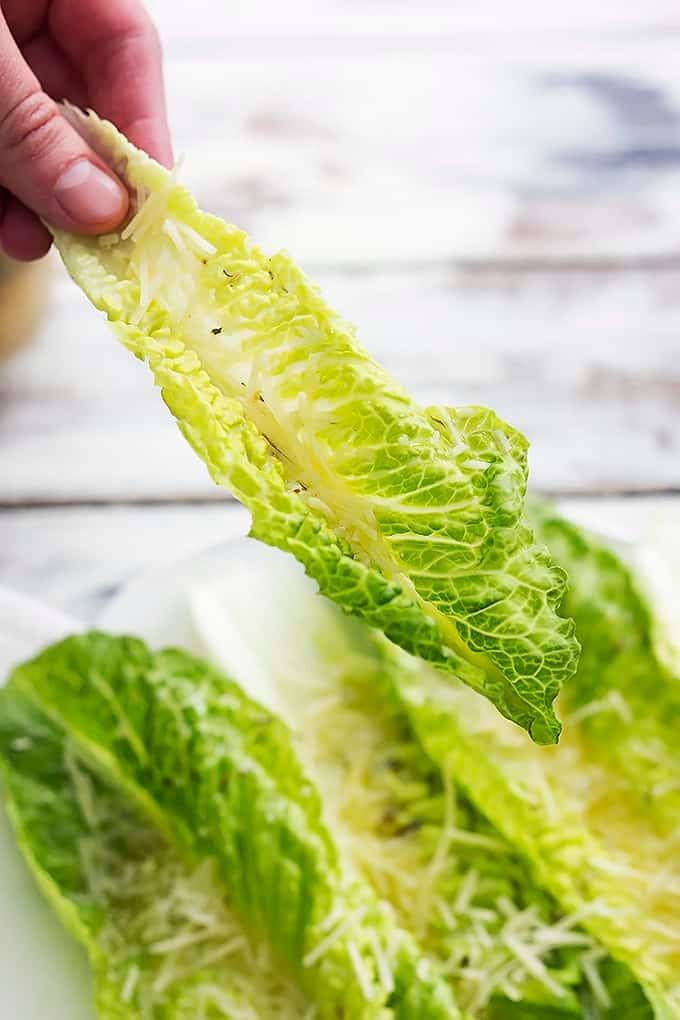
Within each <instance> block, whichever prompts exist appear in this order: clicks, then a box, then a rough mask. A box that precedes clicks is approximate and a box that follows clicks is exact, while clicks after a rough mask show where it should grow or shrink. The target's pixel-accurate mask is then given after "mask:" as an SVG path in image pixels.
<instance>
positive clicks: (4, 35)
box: [0, 0, 172, 259]
mask: <svg viewBox="0 0 680 1020" xmlns="http://www.w3.org/2000/svg"><path fill="white" fill-rule="evenodd" d="M59 99H70V100H71V102H73V103H76V104H77V105H78V106H83V107H88V106H90V107H92V108H93V109H94V110H96V111H97V113H98V114H100V115H101V116H102V117H106V118H107V119H108V120H111V121H113V123H114V124H116V125H117V127H118V128H120V130H121V131H122V132H123V133H124V134H126V135H127V136H128V137H129V138H130V140H131V141H132V142H134V143H135V145H138V146H139V147H140V148H142V149H145V150H146V151H147V152H148V153H149V154H150V155H151V156H153V157H154V158H155V159H157V160H158V161H159V162H161V163H164V164H165V165H166V166H169V165H171V163H172V149H171V146H170V138H169V134H168V126H167V120H166V114H165V99H164V95H163V79H162V71H161V51H160V44H159V41H158V36H157V34H156V30H155V29H154V27H153V25H152V23H151V21H150V20H149V17H148V15H147V14H146V12H145V11H144V9H143V7H142V5H141V3H140V2H138V0H3V2H2V11H1V12H0V186H1V189H2V190H0V244H1V245H2V247H3V248H4V249H5V251H6V252H7V254H8V255H10V256H12V257H13V258H18V259H34V258H39V257H40V256H41V255H44V254H45V252H46V251H47V249H48V248H49V246H50V235H49V232H48V231H47V230H46V228H45V227H44V226H43V224H42V223H41V222H40V217H42V218H43V219H45V220H46V221H47V222H48V223H51V224H53V225H54V226H56V227H60V228H62V229H66V230H72V231H75V232H76V233H81V234H100V233H107V232H108V231H111V230H114V229H115V228H116V227H117V226H118V225H119V224H120V223H121V221H122V220H123V219H124V217H125V214H126V212H127V208H128V195H127V192H126V190H125V188H124V187H123V185H122V184H121V183H120V181H119V180H118V179H117V178H116V177H115V176H114V174H113V173H112V172H111V171H110V170H109V169H108V167H106V165H105V164H104V163H103V162H102V160H101V159H99V157H98V156H96V155H95V153H93V152H92V150H91V149H90V148H89V147H88V146H87V145H86V144H85V142H84V141H83V140H82V138H81V137H80V136H79V135H78V133H77V132H76V131H75V130H74V129H73V128H72V127H71V126H70V125H69V124H68V123H67V122H66V120H65V119H64V118H63V117H62V116H61V115H60V113H59V109H58V107H57V104H56V102H55V100H59Z"/></svg>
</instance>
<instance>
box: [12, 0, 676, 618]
mask: <svg viewBox="0 0 680 1020" xmlns="http://www.w3.org/2000/svg"><path fill="white" fill-rule="evenodd" d="M148 6H149V7H150V9H151V10H152V13H153V14H154V16H155V18H156V20H157V23H158V25H159V28H160V31H161V35H162V38H163V41H164V45H165V51H166V72H167V81H168V96H169V107H170V114H171V120H172V124H173V129H174V137H175V144H176V149H177V152H178V153H184V155H185V163H184V168H183V171H182V172H183V176H184V179H185V180H186V181H187V182H188V183H189V184H190V185H191V186H192V187H193V188H195V190H196V192H197V194H198V196H199V198H200V201H201V202H202V204H203V205H204V206H205V207H206V208H209V209H211V210H213V211H215V212H218V213H220V214H221V215H224V216H226V217H227V218H229V219H231V220H233V221H235V222H238V223H239V224H240V225H242V226H244V227H246V228H247V229H248V230H249V231H250V232H251V233H252V235H253V237H254V238H255V239H256V240H257V241H258V242H259V243H260V244H261V245H262V246H263V247H265V248H267V249H272V250H273V249H275V248H277V247H279V246H286V247H288V248H289V249H290V250H291V251H292V253H293V254H294V255H295V256H296V258H297V259H298V260H299V261H300V262H302V264H303V265H304V266H305V267H306V268H307V269H308V271H309V272H310V273H311V274H312V275H313V276H314V277H316V278H317V279H318V280H319V282H320V283H321V284H322V286H323V288H324V291H325V292H326V294H327V296H328V297H329V299H330V300H331V301H332V303H333V304H335V305H336V306H337V307H338V308H339V309H340V310H341V311H342V312H343V313H344V314H345V315H346V317H348V318H349V319H351V320H352V321H354V322H355V323H356V324H357V326H358V328H359V335H360V337H361V339H362V341H363V342H364V343H365V344H366V345H367V346H368V347H370V348H371V349H372V350H373V351H374V352H375V354H376V355H377V356H378V357H379V358H380V359H381V360H383V361H384V362H385V363H386V364H387V365H388V366H389V367H390V369H392V370H393V371H394V373H395V374H396V375H397V376H399V377H400V378H401V379H402V380H403V381H404V382H406V383H407V385H409V386H410V387H411V388H412V389H413V392H414V393H415V395H416V396H417V397H418V399H420V400H422V401H423V402H447V403H457V402H460V403H470V402H478V403H486V404H490V405H491V406H493V407H495V408H496V409H497V410H498V411H499V412H500V413H501V414H503V415H504V416H505V417H507V418H508V419H509V420H510V421H512V422H513V424H515V425H517V426H518V427H520V428H522V429H523V430H524V431H525V432H526V433H527V434H528V436H529V437H530V439H531V441H532V477H533V482H534V485H535V486H536V487H539V488H542V489H544V490H548V491H552V492H556V493H570V494H572V495H584V494H585V495H589V496H592V495H593V494H597V493H600V494H601V493H622V492H629V491H633V492H649V491H656V492H672V491H678V490H680V456H679V454H680V399H679V398H680V11H679V9H678V6H677V4H676V3H671V2H670V0H618V2H614V0H611V2H603V3H599V4H593V3H592V0H588V2H586V0H572V2H571V3H570V4H569V5H566V6H565V5H555V4H545V3H541V2H539V0H518V2H517V3H514V4H512V5H509V4H507V3H504V2H501V0H475V2H472V0H457V2H456V3H448V2H444V0H427V2H426V3H424V4H422V5H421V4H413V3H408V2H406V0H336V2H332V0H294V2H292V3H288V4H286V5H285V6H282V5H280V4H276V3H274V0H262V2H261V3H259V4H257V5H253V4H251V3H247V2H246V0H234V2H231V3H229V4H228V5H227V4H224V3H222V2H218V0H194V2H192V3H191V4H186V3H184V2H182V0H151V2H149V4H148ZM52 268H53V274H52V275H53V286H52V293H51V304H50V309H49V313H48V314H47V316H46V317H45V319H44V320H43V324H42V326H41V328H40V330H39V333H38V335H37V336H36V339H35V341H34V342H33V344H32V345H31V346H29V347H27V348H26V349H25V350H24V351H23V352H21V353H20V354H18V355H17V356H15V357H14V358H13V359H11V360H10V361H8V362H7V363H3V364H0V507H5V510H4V512H2V513H0V578H2V580H4V581H7V582H9V583H12V582H13V583H15V584H16V585H17V586H18V587H23V588H25V589H26V590H29V591H33V592H35V593H38V594H40V593H41V590H40V589H41V588H42V589H43V591H42V593H43V594H45V596H46V597H48V596H49V597H51V598H52V600H53V601H55V602H57V603H59V604H61V605H65V606H66V607H67V608H70V609H74V610H78V609H79V607H80V606H81V605H86V604H89V605H90V606H92V605H94V604H95V603H96V601H97V599H101V598H103V597H104V596H103V595H102V592H104V591H105V590H106V588H107V586H108V587H109V588H110V587H111V586H114V585H116V584H118V583H120V581H121V579H122V578H123V577H124V576H125V575H126V573H127V572H129V571H131V570H134V569H135V568H136V566H137V565H139V564H142V563H144V562H148V560H149V556H153V555H155V554H156V553H157V554H158V555H159V556H166V555H167V554H168V552H169V551H170V550H175V549H182V548H184V547H185V545H186V542H187V541H188V539H189V536H191V537H192V538H193V536H196V537H199V536H200V538H201V539H204V541H201V542H199V543H198V544H206V542H211V541H215V540H218V538H219V537H220V536H222V535H228V534H232V533H233V530H234V529H237V530H238V529H242V528H243V527H244V526H245V524H244V521H245V518H244V517H243V515H242V514H241V513H240V511H239V510H238V509H237V508H236V507H234V506H233V505H232V506H230V505H228V504H227V503H225V502H224V495H223V494H222V493H220V492H217V491H216V490H215V489H214V488H213V486H212V485H211V483H210V482H209V480H208V479H207V477H206V476H205V473H204V470H203V468H202V466H201V465H200V463H198V462H197V461H196V459H195V458H194V456H193V455H192V454H191V452H190V451H189V450H188V448H186V447H185V446H184V444H183V442H182V441H181V440H180V439H179V437H178V435H177V433H176V430H175V427H174V425H173V422H172V421H171V419H170V417H169V415H168V414H167V411H166V410H165V408H164V407H163V405H162V404H161V402H160V400H159V397H158V394H157V393H156V392H155V391H154V390H153V388H152V387H151V385H150V381H149V378H148V376H147V371H146V369H145V368H144V366H143V365H140V364H139V363H138V362H136V361H135V360H134V359H133V358H131V357H130V355H129V354H128V353H127V352H125V351H124V350H122V349H121V348H119V347H118V346H117V344H116V342H115V341H114V340H113V338H112V336H111V335H110V334H109V332H108V329H107V327H106V326H105V324H104V323H103V322H102V321H101V319H100V318H99V316H98V315H97V313H95V312H94V311H93V310H92V309H91V308H89V306H88V305H87V302H86V301H85V299H84V298H83V296H82V295H81V294H80V293H79V292H78V291H77V290H76V288H75V287H74V286H73V285H72V284H71V283H70V281H69V280H68V279H67V278H66V276H65V274H64V272H63V270H62V269H61V267H60V266H59V265H58V264H57V262H56V260H54V264H53V267H52ZM197 500H198V501H203V500H210V501H215V503H214V505H211V506H208V507H203V506H201V507H200V508H199V507H191V506H171V505H168V506H160V507H156V506H154V507H143V506H140V507H138V508H136V509H133V508H127V509H125V508H124V507H123V508H121V507H112V506H109V504H111V503H115V504H118V503H123V504H125V503H130V502H139V503H148V502H152V503H168V504H173V503H177V502H178V501H185V502H186V501H189V502H191V501H197ZM93 503H94V504H101V508H98V509H87V508H86V507H84V506H80V504H88V505H89V504H93ZM41 505H42V506H44V507H46V508H47V507H52V506H54V505H64V506H65V509H54V510H50V509H38V507H40V506H41ZM607 506H608V507H609V508H612V507H618V506H619V504H618V503H612V502H609V503H607ZM649 506H650V504H649V503H648V501H646V500H645V501H641V502H639V503H636V504H635V507H636V509H635V511H634V512H635V513H640V512H642V513H644V512H645V509H644V508H645V507H647V508H648V507H649ZM20 508H28V509H20ZM31 508H33V509H31ZM608 512H609V511H608ZM621 512H622V513H624V514H625V513H628V512H629V510H628V509H627V507H625V506H624V507H622V508H621ZM612 513H614V511H613V510H612ZM80 543H82V544H80ZM22 564H23V565H22ZM97 593H99V594H97Z"/></svg>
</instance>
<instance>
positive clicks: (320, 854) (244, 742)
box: [0, 633, 459, 1020]
mask: <svg viewBox="0 0 680 1020" xmlns="http://www.w3.org/2000/svg"><path fill="white" fill-rule="evenodd" d="M0 699H1V702H2V711H0V740H1V741H2V744H1V748H0V750H1V757H2V760H3V764H4V770H5V772H6V773H7V777H8V781H9V793H10V803H11V806H12V814H13V817H14V820H15V824H16V825H17V828H18V832H19V836H20V841H21V843H22V846H23V849H24V851H25V852H26V853H27V856H28V857H29V860H30V861H31V863H32V865H33V868H34V870H35V871H36V873H37V874H38V877H39V880H40V882H41V885H42V886H43V888H45V887H46V888H47V889H48V891H49V892H50V893H51V895H52V898H53V899H54V900H56V901H57V902H58V905H59V908H60V912H61V913H62V916H64V917H65V918H66V919H67V920H70V922H71V924H70V927H71V928H72V930H74V931H75V933H76V934H77V935H78V936H79V937H80V938H81V940H83V941H84V942H85V943H86V944H87V946H88V948H89V949H90V952H91V955H92V957H93V961H94V964H95V971H96V972H97V973H99V971H100V970H101V971H102V973H103V977H102V979H101V982H100V984H101V988H100V1009H101V1013H102V1016H104V1017H107V1018H108V1017H110V1016H111V1017H114V1016H117V1015H119V1014H118V1013H116V1011H115V1010H116V1009H120V1010H122V1012H121V1015H126V1014H125V1012H124V1009H123V1006H125V994H124V993H125V989H128V990H129V988H130V984H131V983H134V982H136V981H137V980H138V978H139V979H140V984H139V994H140V995H142V996H143V995H147V996H148V995H152V993H153V994H155V993H156V992H158V988H159V982H160V986H161V992H162V991H163V988H164V987H165V986H164V985H163V982H162V979H159V978H158V974H157V973H156V972H155V970H154V968H153V961H151V971H150V975H149V979H150V980H149V981H147V980H143V981H142V980H141V978H142V977H143V975H142V974H141V971H140V973H139V974H138V977H137V978H133V977H130V971H129V964H130V960H132V962H133V963H135V964H137V965H138V966H139V965H140V961H138V960H137V956H140V954H141V963H143V964H144V965H146V964H147V963H148V962H149V961H148V960H147V956H148V954H152V955H153V952H154V951H153V947H150V946H148V945H145V944H142V945H141V946H140V945H137V943H134V942H133V941H131V940H132V937H133V935H134V933H135V932H136V930H137V927H138V925H137V919H136V912H137V913H138V912H139V911H140V910H146V909H147V907H148V906H149V904H148V903H147V902H146V901H145V902H144V903H141V904H138V905H135V904H130V905H128V906H127V909H126V912H125V918H126V923H128V922H129V926H131V927H128V929H126V930H125V931H123V933H122V936H121V938H122V940H123V943H125V940H126V938H128V935H126V932H128V933H129V932H132V934H130V935H129V939H128V941H130V944H127V945H125V944H124V945H123V947H122V948H123V949H124V950H125V952H124V954H123V955H124V959H125V961H126V962H127V964H128V969H127V971H126V973H125V975H124V976H122V977H121V975H120V974H118V972H117V971H115V963H116V959H117V957H116V956H115V953H112V949H111V943H110V940H107V938H106V931H107V930H108V929H107V928H106V927H105V926H106V924H107V920H108V914H109V913H110V912H113V913H114V914H115V911H116V909H118V908H117V907H116V905H115V904H112V903H110V902H109V901H108V900H106V898H105V897H104V899H102V897H101V896H100V897H99V898H97V896H96V895H94V896H93V889H92V888H91V887H89V886H88V887H85V888H84V886H83V883H84V878H83V874H82V869H83V863H82V862H83V848H84V847H86V845H87V844H86V842H84V836H87V835H88V833H83V829H84V827H85V824H86V823H87V822H88V818H87V812H88V805H89V808H90V810H91V811H92V812H93V813H98V812H101V811H103V812H104V815H105V829H106V830H107V838H108V839H109V843H107V844H106V845H105V846H104V847H102V846H101V841H100V845H99V846H98V848H97V849H98V851H99V852H104V853H105V854H110V852H111V850H112V846H113V848H114V849H116V852H117V853H118V857H119V860H122V861H123V862H125V861H126V860H127V862H128V863H129V864H130V865H133V864H134V863H135V854H137V855H138V856H140V857H141V863H142V864H143V862H144V860H146V859H149V860H150V859H152V858H153V857H154V855H156V858H157V860H158V867H157V873H156V872H154V876H153V877H155V879H156V882H157V885H158V888H159V889H160V888H161V883H162V881H165V886H166V888H167V885H168V880H167V878H166V879H165V880H164V879H163V877H162V876H163V874H165V875H167V873H168V871H169V872H170V875H171V876H172V875H174V874H176V873H178V874H181V876H182V878H183V879H185V880H186V881H190V880H191V879H192V876H194V878H193V880H195V881H198V882H199V883H200V882H212V883H213V885H214V887H215V888H217V889H220V888H221V889H222V890H223V891H226V898H227V900H228V909H229V911H231V912H232V913H233V916H234V917H235V918H236V919H238V921H239V923H240V925H241V926H242V929H243V931H244V933H245V936H247V937H248V938H250V939H251V940H252V939H253V938H254V939H257V938H259V939H260V940H264V944H265V956H264V959H265V962H267V961H268V960H270V959H271V961H272V965H271V968H270V971H269V972H267V975H268V977H271V975H272V974H273V973H274V970H275V966H274V962H278V965H279V968H282V969H283V973H284V974H286V973H287V974H289V975H290V980H292V981H293V982H294V984H295V985H296V986H297V988H298V989H299V991H298V993H297V1001H298V1002H300V1001H303V1000H304V997H306V998H307V1001H308V1002H309V1003H310V1004H313V1005H314V1006H315V1008H316V1011H315V1013H314V1016H316V1017H319V1018H322V1020H323V1018H328V1020H337V1018H339V1017H347V1018H348V1020H349V1018H350V1017H351V1018H352V1020H354V1018H356V1020H390V1018H394V1020H411V1018H415V1017H423V1018H428V1020H447V1018H448V1020H457V1018H458V1016H459V1014H458V1010H457V1009H456V1006H455V1004H454V1002H453V999H452V997H451V994H450V991H449V990H448V989H447V987H446V985H445V984H444V983H443V981H441V980H440V979H439V978H438V976H437V974H436V972H435V970H434V969H433V968H432V967H431V966H430V965H429V963H428V961H427V960H426V959H424V958H423V957H422V955H421V954H420V952H419V950H418V948H417V946H416V945H415V943H414V941H413V939H412V937H411V936H410V935H409V934H408V933H406V932H405V931H403V930H402V929H400V928H399V927H398V926H397V924H396V923H395V920H394V917H393V914H392V911H391V910H390V908H389V907H388V906H387V905H386V904H385V903H382V902H381V901H379V900H378V898H377V897H376V896H375V895H374V894H373V893H372V892H371V890H370V888H369V887H368V886H367V885H366V884H365V883H362V882H361V881H358V880H356V879H355V878H353V877H352V876H351V875H350V876H348V875H347V874H346V873H345V872H344V871H343V868H342V867H341V864H340V862H339V860H338V857H337V852H336V849H335V847H334V845H333V843H332V841H331V838H330V837H329V835H328V833H327V831H326V829H325V827H324V825H323V823H322V821H321V817H320V804H319V800H318V795H317V793H316V791H315V789H314V787H312V786H311V785H310V783H309V782H308V780H307V779H306V778H305V776H304V774H303V773H302V771H301V769H300V766H299V765H298V763H297V760H296V758H295V755H294V753H293V751H292V749H291V746H290V742H289V739H288V734H287V731H286V729H285V727H284V726H282V725H281V724H280V723H279V722H278V721H277V720H276V719H274V718H273V717H272V716H271V715H270V714H269V713H268V712H266V711H265V710H264V709H263V708H262V707H261V706H259V705H257V704H256V703H254V702H252V701H250V700H249V699H247V698H246V697H245V696H244V695H243V693H242V692H241V691H240V690H239V688H238V687H236V686H235V685H234V684H232V683H230V682H229V681H228V680H226V679H225V678H224V677H223V676H222V675H221V674H219V673H217V672H216V671H214V670H211V669H210V668H209V667H207V666H206V665H205V664H204V663H202V662H200V661H199V660H196V659H195V658H193V657H191V656H189V655H187V654H185V653H183V652H179V651H175V650H167V651H164V652H159V653H156V654H151V653H150V652H149V651H148V649H147V648H146V647H145V646H144V645H143V644H142V642H139V641H136V640H134V639H126V638H112V637H109V636H106V635H104V634H100V633H91V634H89V635H85V636H82V637H73V638H69V639H67V640H66V641H64V642H62V643H60V644H58V645H55V646H53V647H51V648H49V649H47V650H46V651H45V652H43V653H42V654H41V655H40V656H39V657H38V658H37V659H35V660H33V661H32V662H30V663H27V664H25V665H23V666H21V667H19V668H18V669H17V670H15V672H14V674H13V676H12V678H11V681H10V683H9V685H8V687H7V688H6V689H4V690H3V691H2V692H0ZM27 718H28V723H26V720H27ZM31 719H32V720H33V722H31ZM64 747H66V749H67V751H68V750H69V749H70V752H69V753H70V754H71V755H72V759H73V761H75V768H76V769H77V770H78V771H79V773H81V774H82V776H83V777H84V778H83V779H82V782H83V783H84V784H85V785H86V786H87V785H88V784H89V787H90V793H89V794H88V793H87V791H86V792H85V794H83V792H82V790H80V791H79V790H78V789H77V780H76V778H74V772H73V766H72V767H71V769H70V771H69V769H66V770H65V768H64V765H63V761H64ZM78 794H79V796H77V795H78ZM109 801H111V804H112V806H107V805H108V804H109ZM102 802H103V807H102ZM45 806H48V807H49V811H45ZM128 814H129V815H131V816H132V818H133V822H134V832H133V834H132V836H131V837H130V836H128V835H127V834H126V833H127V829H126V824H127V823H126V822H125V818H126V817H127V815H128ZM119 816H120V819H119V820H120V825H119V824H118V822H117V821H116V819H117V818H118V817H119ZM140 819H141V821H140ZM114 823H115V824H114ZM131 824H132V823H131ZM111 826H113V832H111V831H109V830H110V828H111ZM141 829H143V830H144V832H145V833H146V835H144V834H142V835H140V833H139V830H141ZM138 844H139V845H138ZM149 844H150V845H149ZM163 855H166V856H163ZM116 867H117V866H110V867H109V871H113V872H114V876H115V872H116ZM103 868H104V865H103V864H102V863H101V862H100V863H97V861H94V862H91V867H90V870H89V872H88V874H89V875H90V876H92V875H93V874H94V877H95V884H96V880H97V879H98V880H99V883H100V885H101V886H102V887H103V888H104V891H105V892H106V887H107V882H109V880H110V878H111V875H110V874H109V873H108V872H107V871H106V870H105V869H104V870H103ZM202 869H203V870H202ZM205 869H208V871H207V872H206V870H205ZM210 869H212V870H210ZM170 885H171V886H172V885H173V882H172V881H170ZM94 891H95V892H96V890H94ZM148 896H149V897H150V898H151V901H153V885H152V886H151V888H150V889H149V892H148ZM114 908H115V909H114ZM225 909H226V908H225ZM133 915H135V916H133ZM222 923H223V926H224V924H225V921H224V918H223V922H222ZM102 926H104V927H102ZM133 929H134V931H133ZM102 932H104V935H102ZM169 937H170V935H169V934H168V933H166V934H164V935H162V936H161V938H160V941H161V942H167V940H168V938H169ZM214 948H216V949H218V948H219V946H215V947H214ZM268 954H269V955H268ZM112 955H113V960H112V959H111V956H112ZM267 965H268V964H267ZM112 967H113V968H114V969H113V970H112V969H111V968H112ZM235 970H236V971H238V967H236V968H235ZM217 971H218V976H217V978H216V977H214V975H213V974H212V971H211V974H210V975H208V977H205V981H203V985H205V982H209V983H210V982H212V983H214V982H215V981H217V983H218V984H219V981H220V980H221V979H222V978H224V974H223V973H222V970H221V969H220V968H217ZM220 975H221V977H220ZM180 977H182V975H180ZM190 977H191V975H188V976H187V978H186V980H179V981H178V982H177V988H176V996H175V998H174V999H173V1000H172V1003H171V1005H170V1006H168V1009H169V1010H170V1011H169V1012H168V1013H163V1012H162V1009H163V1008H165V1007H164V1000H163V997H162V995H161V997H160V999H159V1001H158V1002H156V1000H153V1004H154V1008H156V1009H157V1010H160V1011H161V1012H152V1013H151V1014H150V1015H151V1016H153V1017H155V1016H159V1017H160V1016H163V1017H165V1016H168V1017H178V1018H179V1017H184V1016H189V1015H191V1016H193V1015H194V1013H193V1012H192V1009H191V1008H190V1006H191V1004H192V1003H193V1002H194V1001H195V1002H198V1001H199V999H198V998H195V999H192V996H194V997H196V996H199V995H200V994H203V993H202V991H201V988H202V987H203V985H201V987H199V986H198V985H196V987H194V984H195V982H194V983H193V984H192V981H191V980H189V978H190ZM196 980H198V979H196ZM201 980H203V979H201ZM272 980H273V978H272ZM187 982H188V983H187ZM246 984H247V982H246ZM135 987H136V986H135ZM256 993H257V989H255V993H254V994H255V999H256V1000H257V994H256ZM130 994H132V993H130ZM159 994H160V993H159ZM211 994H213V993H212V992H211ZM215 994H216V995H217V999H216V1001H215V1005H214V1009H213V1012H208V1013H207V1014H206V1015H207V1017H209V1018H210V1020H212V1017H213V1016H214V1017H215V1018H217V1017H221V1016H224V1017H231V1016H232V1014H231V1013H230V1012H229V1011H228V1010H227V1009H226V1006H225V1007H224V1008H222V1006H221V1005H220V1002H224V1003H226V1001H227V1000H226V998H224V996H227V995H228V994H229V991H228V989H227V991H224V989H223V996H222V998H221V999H220V995H219V993H215ZM272 994H273V993H272ZM102 997H103V998H102ZM101 1002H105V1003H106V1006H105V1007H104V1006H101ZM116 1003H117V1004H118V1005H117V1006H116ZM121 1003H122V1005H121ZM186 1003H188V1004H189V1005H186ZM140 1009H141V1006H140ZM220 1010H221V1011H220ZM140 1015H142V1014H140ZM253 1015H257V1014H253ZM265 1015H266V1014H265ZM285 1015H286V1016H287V1015H288V1014H285ZM292 1015H295V1014H294V1013H293V1014H292ZM298 1015H299V1016H300V1017H301V1020H302V1017H303V1016H304V1014H303V1013H300V1014H298ZM144 1016H145V1015H144ZM234 1018H238V1020H240V1014H238V1013H237V1012H234Z"/></svg>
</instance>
